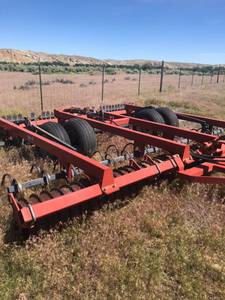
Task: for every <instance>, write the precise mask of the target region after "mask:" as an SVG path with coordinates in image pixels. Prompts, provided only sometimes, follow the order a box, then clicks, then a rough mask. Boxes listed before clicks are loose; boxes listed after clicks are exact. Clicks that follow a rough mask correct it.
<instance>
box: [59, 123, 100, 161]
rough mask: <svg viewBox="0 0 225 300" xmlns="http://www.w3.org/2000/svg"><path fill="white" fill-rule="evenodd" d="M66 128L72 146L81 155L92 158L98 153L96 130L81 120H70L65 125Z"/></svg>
mask: <svg viewBox="0 0 225 300" xmlns="http://www.w3.org/2000/svg"><path fill="white" fill-rule="evenodd" d="M64 128H65V130H66V131H67V133H68V135H69V137H70V140H71V144H72V146H73V147H75V148H76V149H77V150H78V151H79V152H80V153H82V154H84V155H87V156H92V155H93V154H94V152H95V151H96V147H97V141H96V135H95V132H94V129H93V128H92V127H91V125H90V124H89V123H88V122H87V121H85V120H81V119H70V120H69V121H67V122H65V123H64Z"/></svg>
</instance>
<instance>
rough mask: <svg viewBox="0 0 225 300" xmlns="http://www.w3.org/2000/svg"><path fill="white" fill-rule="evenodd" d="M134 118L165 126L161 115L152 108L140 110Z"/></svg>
mask: <svg viewBox="0 0 225 300" xmlns="http://www.w3.org/2000/svg"><path fill="white" fill-rule="evenodd" d="M135 117H136V118H139V119H145V120H148V121H152V122H157V123H161V124H165V121H164V119H163V117H162V115H161V114H160V113H159V112H157V111H156V110H155V109H154V108H144V109H141V110H139V111H138V112H137V113H136V114H135Z"/></svg>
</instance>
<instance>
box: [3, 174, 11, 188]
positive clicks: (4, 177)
mask: <svg viewBox="0 0 225 300" xmlns="http://www.w3.org/2000/svg"><path fill="white" fill-rule="evenodd" d="M7 179H8V181H10V183H11V181H12V176H11V174H9V173H5V174H4V175H3V176H2V181H1V186H5V182H6V180H7Z"/></svg>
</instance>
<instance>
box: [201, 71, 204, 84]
mask: <svg viewBox="0 0 225 300" xmlns="http://www.w3.org/2000/svg"><path fill="white" fill-rule="evenodd" d="M203 81H204V73H202V81H201V85H203Z"/></svg>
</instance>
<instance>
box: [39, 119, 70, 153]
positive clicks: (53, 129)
mask: <svg viewBox="0 0 225 300" xmlns="http://www.w3.org/2000/svg"><path fill="white" fill-rule="evenodd" d="M39 127H40V128H41V129H43V130H45V131H47V132H49V133H50V134H52V135H54V136H55V137H57V138H58V139H60V140H61V141H63V142H64V143H67V144H69V145H71V142H70V138H69V136H68V133H67V132H66V130H65V129H64V128H63V126H62V125H61V124H59V123H54V122H46V123H44V124H42V125H40V126H39ZM41 135H43V136H45V135H44V134H41ZM49 139H51V138H49ZM38 152H39V154H40V155H41V156H42V157H45V156H49V157H51V158H53V159H55V157H54V156H53V155H51V154H48V152H47V151H45V150H42V149H40V148H38Z"/></svg>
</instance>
